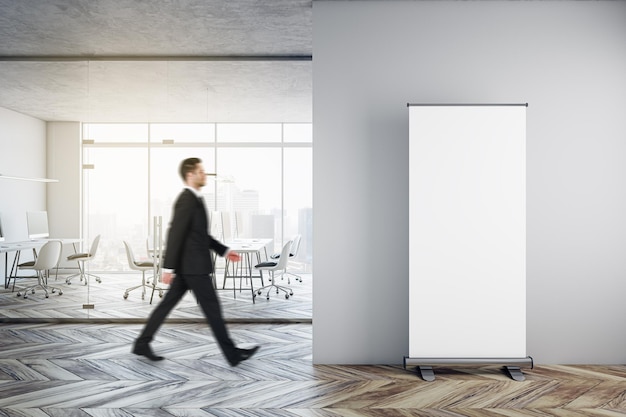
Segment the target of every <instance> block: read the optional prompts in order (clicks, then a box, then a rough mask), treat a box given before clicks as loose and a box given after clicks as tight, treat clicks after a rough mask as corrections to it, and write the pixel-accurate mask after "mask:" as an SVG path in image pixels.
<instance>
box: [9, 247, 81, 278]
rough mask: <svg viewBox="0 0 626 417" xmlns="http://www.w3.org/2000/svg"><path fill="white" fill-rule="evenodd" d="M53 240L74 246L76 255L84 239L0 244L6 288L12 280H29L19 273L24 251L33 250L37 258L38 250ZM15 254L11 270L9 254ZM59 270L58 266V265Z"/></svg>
mask: <svg viewBox="0 0 626 417" xmlns="http://www.w3.org/2000/svg"><path fill="white" fill-rule="evenodd" d="M51 240H57V241H61V243H62V244H63V245H70V244H71V245H72V247H73V249H74V253H78V249H77V247H76V244H77V243H80V242H82V239H76V238H58V239H50V238H48V239H33V240H24V241H19V242H0V254H2V253H4V288H5V289H7V288H9V285H10V283H11V279H13V280H15V279H17V278H29V277H25V276H19V275H18V274H17V273H18V269H19V267H18V265H19V263H20V255H21V253H22V251H24V250H32V251H33V256H34V257H36V256H37V249H39V248H41V247H42V246H43V245H45V244H46V242H49V241H51ZM11 252H14V253H15V255H14V257H13V262H12V263H11V269H10V270H9V253H11ZM57 269H58V264H57Z"/></svg>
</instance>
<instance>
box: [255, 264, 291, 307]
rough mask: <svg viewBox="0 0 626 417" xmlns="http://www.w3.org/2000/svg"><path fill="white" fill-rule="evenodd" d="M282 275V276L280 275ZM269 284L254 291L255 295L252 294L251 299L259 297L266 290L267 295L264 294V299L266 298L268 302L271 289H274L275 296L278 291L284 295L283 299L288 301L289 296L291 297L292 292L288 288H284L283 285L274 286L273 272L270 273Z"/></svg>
mask: <svg viewBox="0 0 626 417" xmlns="http://www.w3.org/2000/svg"><path fill="white" fill-rule="evenodd" d="M281 275H282V274H281ZM271 276H272V278H271V281H270V282H271V284H268V285H265V286H263V287H261V288H258V289H256V290H255V293H254V294H253V297H256V296H257V294H258V295H261V293H262V292H263V291H264V290H267V293H266V294H265V298H267V299H268V300H269V299H270V291H271V290H272V288H275V289H276V294H279V292H280V291H282V292H284V293H285V298H286V299H289V297H290V296H292V295H293V290H292V289H291V288H289V287H285V286H284V285H278V284H276V277H275V276H274V271H271Z"/></svg>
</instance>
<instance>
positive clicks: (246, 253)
mask: <svg viewBox="0 0 626 417" xmlns="http://www.w3.org/2000/svg"><path fill="white" fill-rule="evenodd" d="M271 242H272V239H235V240H233V241H231V242H226V243H224V244H225V245H226V246H228V247H229V248H230V250H233V251H235V252H237V253H239V254H240V255H241V261H240V262H238V263H233V264H232V269H233V270H232V272H230V271H229V268H228V267H229V265H230V264H231V262H230V261H228V259H227V260H226V267H225V269H224V281H223V283H222V289H223V290H229V289H230V288H226V280H227V279H228V278H232V279H233V288H232V290H233V295H234V296H235V297H236V289H237V288H236V285H235V281H236V279H237V278H239V292H241V289H242V281H243V280H244V279H246V280H248V279H249V280H250V291H251V295H252V302H254V298H255V297H254V285H253V283H252V279H253V278H260V279H261V286H263V275H262V274H261V273H259V275H253V273H252V271H253V268H254V265H256V264H259V263H261V262H263V259H262V254H263V255H265V259H267V245H268V244H270V243H271ZM253 259H256V262H254V263H253Z"/></svg>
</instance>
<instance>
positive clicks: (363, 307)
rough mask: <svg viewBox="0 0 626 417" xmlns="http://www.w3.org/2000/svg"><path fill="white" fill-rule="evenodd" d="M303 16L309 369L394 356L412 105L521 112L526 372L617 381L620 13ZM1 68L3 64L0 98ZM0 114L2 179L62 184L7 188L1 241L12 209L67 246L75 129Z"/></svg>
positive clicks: (401, 342)
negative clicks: (19, 175)
mask: <svg viewBox="0 0 626 417" xmlns="http://www.w3.org/2000/svg"><path fill="white" fill-rule="evenodd" d="M311 9H312V15H313V16H314V19H313V20H312V26H311V28H312V39H314V45H313V48H312V49H311V51H312V52H311V54H312V57H313V58H312V61H311V67H312V71H311V76H312V90H311V96H312V111H311V121H312V123H313V126H314V128H313V143H314V147H313V200H314V213H313V232H312V234H313V236H314V237H315V238H314V240H313V253H314V254H315V279H314V281H313V293H314V294H315V297H314V300H313V309H312V314H313V317H314V320H313V324H312V326H313V334H314V337H313V361H314V363H335V364H349V363H359V364H377V363H378V364H379V363H392V364H393V363H400V362H401V360H402V357H403V356H404V355H406V351H407V346H408V334H407V332H408V320H409V318H408V310H409V302H410V300H409V299H408V296H407V295H406V294H407V288H408V261H407V259H408V257H410V256H411V254H410V252H409V240H408V230H407V229H408V228H407V222H408V195H407V190H408V175H407V173H408V158H407V150H408V121H407V120H408V116H407V109H406V104H407V102H429V103H437V102H439V103H459V102H461V103H475V102H479V103H480V102H489V103H494V102H511V101H514V102H527V103H528V113H527V114H528V118H527V290H526V291H527V352H528V354H529V355H532V356H533V358H534V359H535V361H536V363H538V364H541V363H570V364H572V363H580V364H620V363H623V362H624V355H625V353H624V352H626V349H625V347H626V335H624V334H623V332H620V331H619V329H620V328H621V325H622V321H623V317H624V316H625V313H626V307H625V305H624V303H623V302H622V298H623V294H624V293H625V291H626V281H625V280H624V279H623V277H624V275H625V274H626V264H624V261H623V260H622V259H623V256H622V253H623V252H624V249H626V248H625V246H626V242H625V240H624V237H623V236H625V233H624V229H625V228H626V223H625V221H624V216H623V212H624V210H623V207H624V205H625V204H626V197H625V196H624V193H623V191H622V190H624V189H626V187H624V183H623V182H624V181H625V179H624V178H626V176H624V175H623V174H624V172H623V170H624V168H623V167H624V166H626V164H624V162H625V161H624V155H626V152H624V149H623V148H624V146H626V145H625V142H624V137H626V124H625V122H624V117H623V115H624V114H626V100H625V99H626V78H625V77H624V75H623V74H625V73H626V26H625V25H624V24H623V22H624V17H626V4H625V3H623V2H612V1H554V2H553V1H545V2H543V1H534V2H515V1H495V2H494V1H473V2H456V1H450V2H448V1H443V2H429V1H408V2H406V1H391V2H389V1H365V2H354V1H332V2H330V1H313V2H312V3H311ZM151 52H153V51H152V50H150V51H148V53H151ZM10 66H11V63H10V62H7V61H4V62H1V63H0V71H2V74H3V76H2V78H3V79H4V80H5V81H6V80H8V79H9V77H8V76H7V74H10V68H9V67H10ZM3 91H4V90H3ZM25 94H26V92H25ZM0 107H2V109H0V120H1V121H2V126H3V129H2V130H1V131H0V143H1V144H2V152H1V154H0V161H1V165H2V170H1V171H4V170H5V167H7V168H15V169H18V171H19V172H27V174H28V175H29V176H31V175H32V176H34V177H47V176H50V177H52V176H55V177H57V178H59V180H60V182H59V184H48V185H45V184H41V183H31V182H17V181H13V182H8V181H6V180H3V181H2V183H0V187H2V188H1V190H2V195H3V198H2V203H1V204H2V206H1V207H0V211H1V212H2V213H3V226H4V229H5V231H7V230H9V228H10V227H11V225H10V224H8V223H7V222H8V221H7V217H8V216H10V213H11V211H12V210H14V209H13V207H15V212H16V213H19V215H22V214H21V213H23V212H25V211H26V210H25V207H26V206H31V205H32V206H36V207H41V208H44V207H45V208H47V209H48V212H49V213H51V212H53V209H52V207H54V206H55V205H59V206H62V207H63V210H64V212H65V213H64V215H63V216H59V218H58V219H56V220H55V221H56V223H55V224H59V225H60V226H59V227H62V228H63V231H67V232H68V233H74V232H76V231H77V230H78V229H77V228H78V224H76V222H75V221H74V220H73V219H77V218H80V212H79V211H80V206H79V205H77V204H67V201H77V200H78V196H77V195H75V194H73V192H70V191H67V192H66V191H62V192H61V195H59V196H58V197H52V196H50V194H49V193H48V192H47V191H46V189H49V188H50V187H57V186H59V187H60V186H61V184H72V186H76V185H77V182H78V181H79V174H78V172H79V166H78V165H76V166H72V164H65V163H62V162H63V161H65V158H72V159H73V160H79V158H80V140H79V138H80V123H81V122H83V121H85V120H79V121H76V120H73V121H62V122H49V121H46V120H43V119H39V118H37V117H33V116H29V115H28V114H23V113H21V112H16V111H14V110H11V106H10V103H4V104H2V105H1V106H0ZM66 141H67V142H69V143H65V142H66ZM66 145H69V146H66ZM56 149H63V150H64V151H63V154H62V155H61V154H59V153H58V152H55V150H56ZM24 167H27V169H25V168H24ZM0 173H4V172H0ZM74 188H78V187H74ZM52 198H59V201H50V199H52ZM6 213H9V214H6ZM52 224H53V222H52V221H51V225H52ZM51 227H52V226H51ZM441 308H442V309H451V308H453V306H450V305H447V304H446V302H445V300H442V303H441ZM433 314H436V312H433ZM494 314H497V312H495V311H494Z"/></svg>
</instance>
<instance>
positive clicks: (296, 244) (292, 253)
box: [270, 235, 302, 284]
mask: <svg viewBox="0 0 626 417" xmlns="http://www.w3.org/2000/svg"><path fill="white" fill-rule="evenodd" d="M301 240H302V235H295V236H294V237H293V243H292V244H291V249H290V250H289V258H290V259H291V258H295V257H296V256H298V251H299V250H300V241H301ZM270 258H272V259H279V258H280V253H275V254H274V255H272V256H270ZM288 265H289V263H287V265H286V266H285V272H284V273H283V274H282V275H283V276H285V275H286V276H287V284H291V281H290V280H289V277H290V276H291V277H294V278H295V279H296V281H300V282H302V277H301V276H300V275H296V274H294V273H292V272H289V271H288V270H287V267H288ZM281 278H282V277H281Z"/></svg>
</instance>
